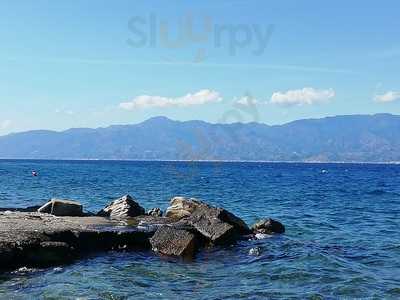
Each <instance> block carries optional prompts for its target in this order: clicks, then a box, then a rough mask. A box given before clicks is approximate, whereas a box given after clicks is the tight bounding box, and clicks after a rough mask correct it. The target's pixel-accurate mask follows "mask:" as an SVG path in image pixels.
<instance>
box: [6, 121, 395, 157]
mask: <svg viewBox="0 0 400 300" xmlns="http://www.w3.org/2000/svg"><path fill="white" fill-rule="evenodd" d="M0 158H3V159H119V160H246V161H253V160H254V161H299V162H311V161H315V162H398V161H400V116H397V115H391V114H376V115H349V116H335V117H327V118H322V119H305V120H298V121H294V122H290V123H287V124H283V125H274V126H269V125H266V124H262V123H233V124H211V123H207V122H204V121H186V122H180V121H173V120H170V119H168V118H166V117H155V118H151V119H149V120H147V121H144V122H142V123H139V124H134V125H117V126H110V127H107V128H97V129H89V128H77V129H69V130H66V131H62V132H56V131H48V130H35V131H27V132H21V133H13V134H9V135H5V136H1V137H0Z"/></svg>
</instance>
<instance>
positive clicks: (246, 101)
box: [235, 96, 258, 106]
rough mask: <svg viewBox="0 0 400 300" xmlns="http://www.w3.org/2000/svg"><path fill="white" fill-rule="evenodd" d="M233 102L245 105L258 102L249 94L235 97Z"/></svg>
mask: <svg viewBox="0 0 400 300" xmlns="http://www.w3.org/2000/svg"><path fill="white" fill-rule="evenodd" d="M235 104H239V105H245V106H250V105H256V104H258V100H257V99H254V98H252V97H250V96H243V97H242V98H239V99H237V100H236V101H235Z"/></svg>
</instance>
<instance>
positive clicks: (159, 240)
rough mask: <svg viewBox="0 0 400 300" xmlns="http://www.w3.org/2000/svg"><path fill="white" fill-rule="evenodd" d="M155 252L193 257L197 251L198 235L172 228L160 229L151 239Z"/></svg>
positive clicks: (163, 227) (164, 227)
mask: <svg viewBox="0 0 400 300" xmlns="http://www.w3.org/2000/svg"><path fill="white" fill-rule="evenodd" d="M150 243H151V246H152V249H153V251H154V252H157V253H161V254H164V255H169V256H183V257H192V256H193V255H194V253H195V251H196V248H197V247H196V246H197V245H196V244H197V239H196V235H195V234H193V233H191V232H189V231H187V230H184V229H179V228H175V227H172V226H162V227H160V228H159V229H158V230H157V231H156V233H155V234H154V236H153V237H152V238H151V239H150Z"/></svg>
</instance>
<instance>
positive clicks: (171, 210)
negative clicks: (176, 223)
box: [165, 197, 203, 220]
mask: <svg viewBox="0 0 400 300" xmlns="http://www.w3.org/2000/svg"><path fill="white" fill-rule="evenodd" d="M202 204H203V203H202V202H200V201H198V200H197V199H195V198H185V197H174V198H172V199H171V202H170V206H169V207H168V208H167V211H166V212H165V216H166V217H168V218H171V219H175V220H180V219H182V218H185V217H189V216H190V215H191V214H192V213H193V211H195V209H196V208H197V207H199V206H200V205H202Z"/></svg>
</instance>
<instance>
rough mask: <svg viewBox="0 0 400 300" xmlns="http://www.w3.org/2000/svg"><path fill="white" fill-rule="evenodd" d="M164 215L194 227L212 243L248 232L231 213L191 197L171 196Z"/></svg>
mask: <svg viewBox="0 0 400 300" xmlns="http://www.w3.org/2000/svg"><path fill="white" fill-rule="evenodd" d="M166 215H167V217H170V218H174V219H180V220H181V222H180V223H181V224H187V225H190V226H192V227H194V228H195V229H196V230H197V231H198V232H199V233H201V234H202V235H203V236H204V237H205V238H207V239H208V240H209V241H210V242H211V243H212V244H226V243H231V242H234V241H236V240H237V239H238V238H240V236H241V235H245V234H248V233H250V229H249V228H248V226H247V225H246V223H245V222H244V221H243V220H241V219H240V218H238V217H236V216H235V215H233V214H232V213H230V212H228V211H227V210H225V209H222V208H216V207H212V206H209V205H207V204H206V203H204V202H201V201H199V200H196V199H193V198H190V199H187V198H183V197H175V198H173V199H172V200H171V206H170V207H169V208H168V209H167V214H166Z"/></svg>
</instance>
